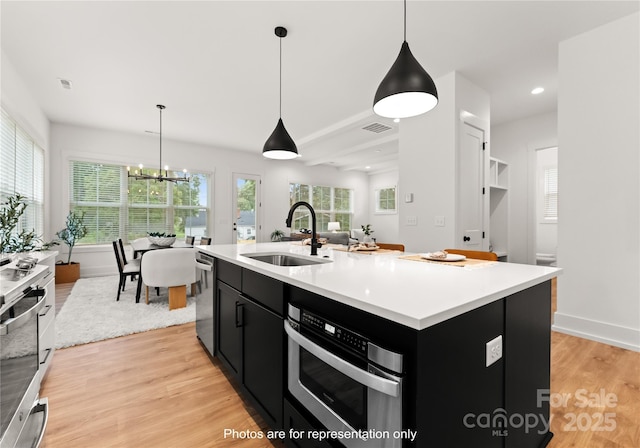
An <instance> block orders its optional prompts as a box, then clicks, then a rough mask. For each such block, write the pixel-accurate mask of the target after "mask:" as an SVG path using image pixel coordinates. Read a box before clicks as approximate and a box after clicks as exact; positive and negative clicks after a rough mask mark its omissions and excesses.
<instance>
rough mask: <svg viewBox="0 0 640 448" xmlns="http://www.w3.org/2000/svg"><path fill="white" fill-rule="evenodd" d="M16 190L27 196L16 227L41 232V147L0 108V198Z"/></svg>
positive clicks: (42, 210) (1, 200)
mask: <svg viewBox="0 0 640 448" xmlns="http://www.w3.org/2000/svg"><path fill="white" fill-rule="evenodd" d="M16 193H19V194H21V195H22V196H24V197H25V198H26V199H27V208H26V210H25V212H24V214H23V215H22V218H21V220H20V222H19V223H18V227H17V229H16V230H17V231H20V230H22V229H24V230H27V231H29V230H31V229H33V230H34V231H35V233H36V235H39V236H42V234H43V233H44V150H43V149H42V148H41V147H39V146H38V145H37V144H36V143H35V142H34V140H33V139H32V138H31V137H30V136H29V134H27V133H26V132H25V131H24V130H22V129H21V128H20V127H19V126H18V125H17V124H16V123H15V121H13V120H12V119H11V117H10V116H9V115H8V114H7V113H6V112H5V111H4V110H2V113H1V119H0V202H2V203H4V202H6V200H7V199H8V197H9V196H12V195H14V194H16Z"/></svg>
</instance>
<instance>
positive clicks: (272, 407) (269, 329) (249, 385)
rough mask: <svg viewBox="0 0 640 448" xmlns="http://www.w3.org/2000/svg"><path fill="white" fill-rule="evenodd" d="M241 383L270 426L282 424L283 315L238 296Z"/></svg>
mask: <svg viewBox="0 0 640 448" xmlns="http://www.w3.org/2000/svg"><path fill="white" fill-rule="evenodd" d="M241 306H242V330H243V340H244V344H243V345H244V351H243V386H244V388H245V389H246V390H247V392H248V393H249V394H250V395H251V397H252V398H253V399H254V401H255V403H254V405H255V404H257V407H259V408H262V409H261V410H262V411H263V412H261V414H262V415H263V417H264V419H265V420H266V421H267V423H268V424H269V425H270V426H271V427H272V428H282V397H283V395H284V391H283V387H284V338H283V321H282V317H281V316H279V315H277V314H275V313H274V312H273V311H270V310H268V309H267V308H265V307H263V306H261V305H259V304H257V303H255V302H253V301H251V300H249V299H247V298H244V297H243V298H241Z"/></svg>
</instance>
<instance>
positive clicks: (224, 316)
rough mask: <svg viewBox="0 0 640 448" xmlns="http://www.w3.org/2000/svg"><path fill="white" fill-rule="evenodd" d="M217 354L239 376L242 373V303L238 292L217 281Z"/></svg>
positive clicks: (231, 371)
mask: <svg viewBox="0 0 640 448" xmlns="http://www.w3.org/2000/svg"><path fill="white" fill-rule="evenodd" d="M217 291H218V355H219V356H220V359H221V360H222V361H223V363H224V364H225V365H226V366H227V367H228V368H229V369H230V373H232V374H233V375H234V376H236V377H237V378H238V379H240V378H241V373H242V370H241V369H242V327H241V322H242V321H241V319H242V311H243V310H242V304H241V303H240V292H239V291H237V290H235V289H233V288H232V287H230V286H229V285H227V284H225V283H223V282H220V281H218V286H217Z"/></svg>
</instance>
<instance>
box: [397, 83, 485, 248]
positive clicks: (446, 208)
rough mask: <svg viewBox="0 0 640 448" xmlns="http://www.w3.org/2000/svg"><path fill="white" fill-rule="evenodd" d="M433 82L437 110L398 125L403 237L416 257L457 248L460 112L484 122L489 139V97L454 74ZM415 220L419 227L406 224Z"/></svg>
mask: <svg viewBox="0 0 640 448" xmlns="http://www.w3.org/2000/svg"><path fill="white" fill-rule="evenodd" d="M435 83H436V87H437V88H438V97H439V103H438V105H437V106H436V107H435V109H433V110H431V111H429V112H427V113H426V114H424V115H420V116H417V117H413V118H408V119H403V120H402V121H401V122H400V143H399V145H400V146H399V147H400V153H399V186H400V188H399V198H401V200H400V203H399V205H400V214H399V236H400V242H401V243H404V244H405V246H406V249H407V250H409V251H413V252H426V251H432V250H440V249H444V248H447V247H456V246H455V241H456V216H457V204H458V202H457V181H456V179H457V177H456V175H457V157H458V140H459V137H458V132H459V129H460V126H461V123H462V122H461V121H460V113H461V112H462V111H466V112H468V113H470V114H472V115H473V116H475V117H477V121H480V122H483V123H486V126H485V127H486V129H485V132H486V133H485V138H489V135H488V134H489V129H488V123H489V121H490V117H489V104H490V103H489V95H488V94H487V93H486V92H484V91H483V90H482V89H480V88H479V87H477V86H475V85H474V84H473V83H471V82H470V81H469V80H467V79H465V78H464V77H463V76H462V75H460V74H459V73H456V72H452V73H450V74H448V75H445V76H443V77H440V78H438V79H437V80H435ZM407 193H412V194H413V202H411V203H406V202H404V197H405V195H406V194H407ZM487 209H488V208H487ZM436 216H444V218H445V226H444V227H436V226H435V225H434V221H435V217H436ZM414 217H415V218H416V224H415V225H412V224H408V219H409V218H414Z"/></svg>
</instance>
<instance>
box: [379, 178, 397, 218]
mask: <svg viewBox="0 0 640 448" xmlns="http://www.w3.org/2000/svg"><path fill="white" fill-rule="evenodd" d="M385 190H393V195H394V204H395V208H392V209H391V208H382V207H381V204H380V194H381V192H382V191H385ZM374 213H375V214H376V215H396V214H397V213H398V187H397V186H396V185H390V186H388V187H382V188H378V189H376V190H375V212H374Z"/></svg>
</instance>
